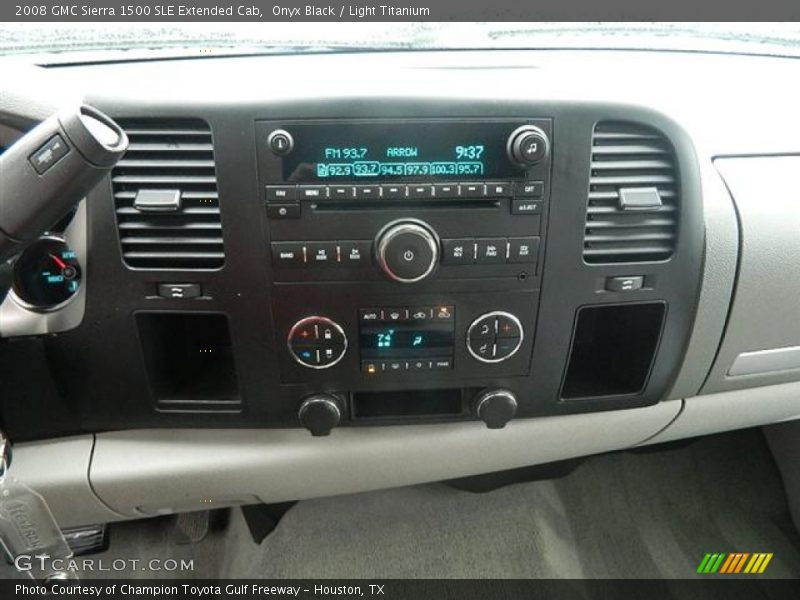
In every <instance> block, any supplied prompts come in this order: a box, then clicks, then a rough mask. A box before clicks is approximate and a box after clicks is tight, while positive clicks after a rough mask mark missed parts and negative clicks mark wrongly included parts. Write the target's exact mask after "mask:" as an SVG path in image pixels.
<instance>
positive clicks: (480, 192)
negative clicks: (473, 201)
mask: <svg viewBox="0 0 800 600" xmlns="http://www.w3.org/2000/svg"><path fill="white" fill-rule="evenodd" d="M485 195H486V186H485V185H484V184H483V183H462V184H461V196H462V197H464V198H483V196H485Z"/></svg>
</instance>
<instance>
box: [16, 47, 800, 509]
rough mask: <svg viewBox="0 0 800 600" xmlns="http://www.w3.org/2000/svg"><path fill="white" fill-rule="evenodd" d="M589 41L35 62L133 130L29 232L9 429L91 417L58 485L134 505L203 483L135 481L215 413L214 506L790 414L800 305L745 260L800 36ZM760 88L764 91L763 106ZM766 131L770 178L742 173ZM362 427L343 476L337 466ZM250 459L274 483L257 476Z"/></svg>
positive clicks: (799, 410)
mask: <svg viewBox="0 0 800 600" xmlns="http://www.w3.org/2000/svg"><path fill="white" fill-rule="evenodd" d="M586 56H587V55H586V54H585V53H582V52H580V51H540V52H516V51H507V52H506V51H504V52H483V53H471V52H452V53H447V52H436V53H386V54H382V55H379V56H376V55H369V54H364V55H359V54H355V55H347V54H343V55H317V56H303V55H299V56H275V57H238V58H237V57H229V58H219V59H213V58H206V59H199V60H180V61H169V60H165V61H151V62H131V63H117V64H86V65H59V66H55V67H50V68H46V69H43V68H42V70H44V71H46V75H47V77H48V78H49V80H51V81H52V82H53V85H55V86H58V85H60V84H62V83H63V84H64V85H67V84H68V85H69V86H76V87H78V88H80V89H81V90H83V99H84V101H85V102H87V103H90V104H92V105H94V106H97V107H98V108H99V109H101V110H103V111H105V112H106V113H107V114H109V115H110V116H111V117H112V118H114V119H115V120H116V121H117V122H118V123H119V124H120V125H121V126H122V127H123V129H124V130H125V132H126V134H127V135H128V138H129V140H130V146H129V150H128V153H127V154H126V155H125V157H124V158H123V159H122V160H121V161H120V162H119V163H118V164H117V166H116V167H115V168H114V170H113V172H112V173H111V176H110V177H109V178H108V179H107V181H105V182H103V183H102V184H100V185H99V186H97V188H95V189H94V190H93V191H92V192H91V193H90V194H89V195H88V196H87V198H86V199H85V200H84V201H83V202H82V203H81V204H80V206H79V208H78V210H77V211H76V212H75V214H73V215H69V216H68V217H67V218H66V220H65V221H64V223H62V224H61V225H60V226H57V227H54V231H53V232H49V233H48V234H47V236H46V237H45V238H43V239H42V240H41V241H40V242H39V243H37V244H35V245H34V246H31V247H30V248H29V249H28V250H26V253H25V254H24V255H23V256H21V257H19V258H18V259H17V260H16V261H15V263H14V267H13V268H14V284H13V286H12V290H11V292H10V293H9V296H8V297H7V298H6V299H5V300H4V301H3V304H2V305H0V335H2V336H3V337H11V336H14V337H15V339H14V341H11V342H8V343H7V344H3V347H2V348H0V365H2V369H3V371H4V381H6V382H7V383H6V384H5V385H6V389H8V390H9V393H8V394H5V396H6V398H5V399H4V401H3V411H4V424H5V426H6V428H7V429H8V430H9V432H10V433H11V436H12V437H13V438H14V439H16V440H19V441H24V442H28V443H29V444H30V452H29V453H28V456H29V457H32V458H28V459H26V458H24V457H25V453H24V452H21V453H20V454H21V455H22V458H20V459H19V460H20V461H21V462H23V464H24V461H26V460H28V461H30V462H29V463H28V464H30V465H31V468H33V465H34V464H35V462H36V460H37V459H35V458H33V457H36V456H44V455H45V454H46V453H47V452H50V450H48V449H47V448H46V447H45V446H43V445H42V444H47V443H48V442H49V441H52V440H54V439H61V440H64V443H70V444H74V445H76V446H77V447H78V453H79V454H85V455H86V465H85V467H86V469H84V471H83V475H82V476H80V478H79V480H80V481H81V482H85V480H86V473H87V472H88V473H89V474H90V475H89V477H90V478H91V481H92V486H91V487H92V490H91V492H87V490H86V489H83V488H80V486H78V484H76V491H75V493H76V494H89V495H90V496H92V497H93V498H94V496H95V494H99V495H100V497H102V499H103V502H102V504H104V505H105V506H106V508H105V509H100V508H97V510H100V511H101V512H102V511H103V510H108V506H110V507H112V509H111V510H112V512H115V513H116V515H117V517H119V515H123V516H134V515H141V514H154V513H155V512H158V511H161V510H164V509H165V506H168V507H169V509H170V510H172V509H175V510H178V509H179V508H180V507H186V506H192V502H194V501H195V499H194V496H193V495H192V493H193V492H187V493H186V494H184V496H188V497H181V498H177V497H176V498H168V499H165V500H164V501H163V502H162V503H161V504H159V502H158V501H156V500H155V499H153V498H152V497H151V495H152V494H151V495H148V494H150V493H151V492H152V491H153V490H154V489H156V488H157V486H158V483H159V482H163V481H164V480H165V478H170V477H176V476H177V477H182V476H183V475H182V474H183V473H187V472H191V469H188V470H187V468H186V465H187V463H189V464H194V463H193V462H192V461H194V460H196V459H195V458H194V456H193V454H192V449H196V448H197V447H198V446H200V445H201V444H206V443H207V444H209V448H211V449H213V452H214V454H215V456H218V459H219V461H220V462H219V464H220V465H222V464H225V465H227V466H226V467H225V468H226V469H229V470H230V475H229V476H228V477H229V478H228V479H226V478H225V477H222V479H221V483H220V484H219V485H220V488H227V489H228V490H233V491H229V492H228V493H227V495H224V497H220V498H218V499H217V501H218V502H219V504H220V505H227V504H235V503H243V502H248V501H251V500H252V499H253V498H258V499H260V500H265V501H266V500H282V499H295V498H297V497H308V496H313V495H321V494H329V493H345V492H348V491H358V490H361V489H374V488H376V487H382V486H390V485H401V484H405V483H413V482H419V481H428V480H434V479H442V478H450V477H457V476H463V475H466V474H471V473H478V472H486V471H489V470H493V469H494V470H497V469H503V468H513V467H516V466H522V465H526V464H533V463H536V462H544V461H546V460H558V459H561V458H567V457H570V456H577V455H583V454H588V453H592V452H598V451H604V450H612V449H620V448H626V447H632V446H635V445H639V444H644V443H655V442H657V441H666V440H668V439H677V438H680V437H688V436H690V435H699V434H702V433H709V432H712V431H719V430H724V429H726V428H735V427H740V426H750V425H757V424H763V423H769V422H775V421H779V420H784V419H789V418H793V417H796V416H797V415H800V407H798V405H797V403H796V402H795V401H793V400H791V398H792V393H793V392H792V390H795V389H796V388H795V387H793V386H796V385H800V384H796V383H794V382H796V381H798V380H800V375H799V374H800V360H798V359H797V356H798V353H796V352H795V351H794V350H792V348H794V347H796V346H798V345H800V335H795V334H800V332H798V331H797V327H796V326H792V325H790V323H792V322H794V321H795V320H796V319H795V316H794V314H793V310H794V309H792V307H791V306H789V305H788V304H786V303H785V302H783V301H779V300H773V301H772V303H771V308H770V313H771V314H770V315H769V316H767V315H765V314H763V313H762V312H760V309H759V303H760V301H759V300H757V298H756V296H757V294H751V295H750V296H746V295H743V293H744V291H745V288H743V287H742V286H743V285H746V284H747V283H748V281H749V279H748V271H747V270H746V268H747V266H748V264H749V265H753V266H751V268H753V269H761V268H763V262H758V261H756V263H755V264H754V263H751V262H748V256H749V251H750V249H751V248H754V249H758V248H762V247H763V246H761V245H759V244H761V243H762V242H754V241H753V240H758V239H762V238H760V237H759V236H762V235H763V233H762V232H763V231H764V229H763V228H764V227H768V224H766V223H758V222H756V221H753V220H750V221H747V222H745V221H744V220H743V218H744V217H743V215H745V214H746V212H747V210H746V208H745V205H747V203H748V202H754V203H755V204H754V205H753V204H750V206H758V204H759V202H760V203H763V202H768V201H769V202H773V203H775V204H774V207H775V210H776V211H779V212H780V214H785V215H786V218H787V219H789V221H788V222H790V223H791V222H795V221H794V220H793V219H796V218H795V217H794V216H789V215H793V214H794V211H793V210H791V208H790V204H789V202H788V201H787V200H786V197H787V196H786V191H785V190H786V189H787V188H786V187H785V186H788V185H789V184H788V181H786V180H785V177H786V176H784V179H781V176H779V175H778V174H777V171H780V172H781V173H789V172H790V169H788V168H787V167H788V166H790V165H794V164H796V159H793V158H792V156H793V155H794V154H795V153H796V152H797V151H798V150H800V148H798V147H797V139H800V137H798V135H797V134H798V133H800V131H798V130H800V123H798V122H797V119H795V118H790V117H791V115H793V110H794V109H793V108H792V102H791V101H790V100H791V96H792V94H790V93H788V90H784V89H783V88H784V87H785V86H788V85H789V84H788V83H784V82H787V81H790V80H791V77H790V76H791V75H793V74H796V70H797V67H796V62H795V61H794V60H792V59H779V58H765V57H743V56H736V57H734V56H714V55H695V56H692V55H688V54H679V53H674V54H673V53H647V52H638V53H637V52H592V53H591V63H592V65H594V66H591V67H590V66H589V64H588V63H587V61H586ZM741 73H746V74H747V75H748V78H749V81H751V84H750V85H748V86H746V88H745V89H742V88H741V86H739V85H738V82H739V81H740V80H741V75H740V74H741ZM711 80H714V83H713V84H712V81H711ZM143 82H146V85H144V84H143ZM756 90H770V96H771V97H772V98H773V99H774V106H773V108H772V109H771V110H770V111H768V112H769V114H765V115H762V116H761V117H759V119H758V123H757V124H754V123H753V122H752V121H753V115H752V110H751V109H752V106H754V104H753V102H757V101H758V94H759V92H757V91H756ZM2 142H3V140H2V139H0V143H2ZM776 156H780V157H781V160H783V161H788V162H787V163H786V164H784V166H783V168H784V169H785V170H781V169H780V168H778V167H774V166H770V167H769V169H772V170H771V171H770V172H771V175H770V177H769V182H770V184H769V185H770V186H772V187H770V188H769V189H770V190H771V195H770V200H766V199H764V198H763V197H762V198H759V199H756V200H750V199H749V198H750V197H752V196H753V194H754V192H753V189H752V188H753V186H754V185H755V184H753V183H752V182H753V181H756V182H760V184H762V185H763V183H764V180H763V179H758V178H757V176H756V173H758V172H760V171H759V169H760V167H757V165H761V164H763V162H762V161H765V162H769V164H770V165H774V164H775V163H774V162H772V161H774V160H775V157H776ZM728 157H735V158H728ZM754 157H759V158H754ZM764 168H766V167H764ZM776 169H777V171H776ZM720 173H721V174H722V175H720ZM748 174H749V175H748ZM781 181H783V183H780V182H781ZM737 182H738V183H737ZM782 186H784V187H782ZM737 190H741V192H740V194H741V195H739V194H737ZM748 194H749V196H748ZM756 195H757V194H756ZM773 214H774V213H773ZM750 227H752V228H753V229H752V230H751V229H749V228H750ZM790 229H791V228H790V227H788V228H786V229H785V230H784V233H783V234H781V235H779V236H778V237H777V238H775V239H773V240H772V243H774V244H779V243H782V240H785V239H788V237H789V233H788V231H789V230H790ZM751 231H752V233H749V232H751ZM748 233H749V235H748ZM767 256H769V253H767ZM762 260H767V261H769V260H771V259H770V258H763V259H762ZM782 285H783V286H785V287H786V288H787V289H786V290H785V293H788V290H789V289H793V287H792V285H793V284H790V283H788V280H784V283H783V284H782ZM737 286H738V287H737ZM748 298H749V299H748ZM762 321H767V322H769V323H771V325H762ZM776 321H777V323H776ZM738 323H748V326H747V327H746V331H745V332H738V333H737V332H736V328H737V326H738V325H737V324H738ZM765 327H766V328H767V330H768V331H767V332H765ZM752 331H759V332H761V333H762V334H763V335H761V337H758V336H755V337H754V335H753V333H752ZM769 331H773V332H774V334H770V333H769ZM748 332H749V333H748ZM779 332H780V335H779ZM732 334H735V337H729V336H730V335H732ZM42 336H45V337H42ZM778 337H780V338H781V339H780V340H778V339H777V338H778ZM732 340H736V341H735V342H733V341H732ZM756 340H757V342H756ZM764 352H767V354H766V355H765V354H764ZM775 352H777V358H776V354H775ZM742 357H744V358H742ZM742 360H743V361H744V362H743V363H742V362H741V361H742ZM776 360H777V362H776ZM721 361H725V362H721ZM735 361H736V362H735ZM734 364H737V365H738V367H734V368H732V365H734ZM742 365H744V366H742ZM776 365H777V366H776ZM32 372H36V373H38V374H39V375H40V376H38V377H33V378H32V377H31V373H32ZM786 386H789V387H786ZM745 392H751V393H753V394H761V395H762V399H763V398H766V400H764V401H763V402H761V403H760V404H759V407H758V408H755V406H754V405H753V400H752V397H751V396H749V395H748V394H747V393H745ZM732 406H733V407H735V408H731V407H732ZM41 414H48V415H52V418H47V419H42V418H40V417H39V416H37V415H41ZM303 428H305V429H307V430H309V431H310V432H311V433H312V434H313V437H312V436H309V435H308V432H306V431H304V429H303ZM237 430H240V431H237ZM493 430H496V431H493ZM487 435H492V436H495V437H491V438H490V437H486V436H487ZM318 436H327V437H325V438H324V439H319V440H318V439H316V437H318ZM326 443H327V444H329V445H326ZM309 444H316V446H310V445H309ZM25 446H26V445H25V444H21V447H22V448H25ZM398 448H401V450H398ZM469 448H472V449H473V450H472V451H469V450H467V449H469ZM167 450H168V451H169V452H170V457H171V458H170V459H168V460H167V461H166V463H167V465H166V466H164V464H163V462H162V463H160V462H159V461H160V460H161V459H160V457H163V453H164V452H165V451H167ZM437 451H438V452H445V453H447V455H448V456H452V457H453V458H452V459H448V460H447V461H442V460H441V458H440V459H438V460H437V459H436V458H435V457H436V456H437V454H436V452H437ZM131 452H135V453H136V454H137V456H140V457H141V460H140V461H139V465H138V466H136V467H134V468H132V471H131V474H130V477H127V478H120V476H119V474H118V472H117V471H116V468H117V467H115V465H118V464H119V463H120V462H125V458H124V456H125V455H128V454H130V453H131ZM325 452H331V453H332V454H331V458H330V459H326V458H324V457H323V454H324V453H325ZM459 452H461V453H462V455H461V457H458V456H457V455H458V454H459ZM464 452H466V454H464ZM41 453H45V454H41ZM262 453H263V454H262ZM475 454H482V456H481V457H480V458H476V456H475ZM438 456H440V457H441V456H442V455H441V454H439V455H438ZM280 457H283V458H280ZM347 458H351V459H353V460H354V461H355V462H354V463H352V464H356V465H360V466H361V467H362V475H363V476H362V477H361V478H360V479H358V480H356V478H355V476H354V475H351V476H348V475H346V474H343V473H342V472H341V471H342V469H341V467H334V470H335V475H336V476H334V474H322V471H324V469H325V465H328V467H330V466H331V464H333V465H340V464H341V462H340V461H342V460H345V459H347ZM216 460H217V459H216V458H215V459H214V461H216ZM327 460H331V461H333V463H327V462H326V461H327ZM262 461H263V463H264V464H263V465H262V466H265V468H268V469H272V470H271V471H270V472H271V473H273V474H275V473H280V474H281V475H283V476H285V477H286V479H285V484H284V485H283V486H280V489H278V490H273V489H271V488H269V486H267V485H266V483H263V481H262V482H261V483H259V482H258V481H257V482H255V483H252V484H250V483H244V482H246V481H247V479H248V477H252V474H253V465H254V464H261V462H262ZM398 464H402V465H406V466H405V467H404V470H403V471H402V473H394V475H391V474H389V473H387V472H386V471H387V468H386V467H387V466H388V465H398ZM236 465H238V467H237V466H236ZM409 465H412V466H409ZM290 466H292V467H294V468H297V469H299V471H298V473H297V474H296V475H287V474H286V473H287V472H288V469H289V468H290ZM388 470H389V471H391V469H388ZM365 472H366V473H367V474H363V473H365ZM230 478H233V479H230ZM81 485H83V484H81ZM187 485H190V486H191V485H192V484H191V483H189V484H187ZM148 486H151V487H148ZM45 487H46V484H45ZM78 488H80V489H78ZM134 488H135V489H134ZM268 488H269V489H268ZM147 490H150V492H148V491H147ZM201 496H202V493H201V491H200V489H197V498H199V497H201ZM93 502H94V505H96V504H97V502H96V498H95V499H94V501H93ZM176 507H177V508H176ZM87 510H88V511H89V512H90V513H91V510H90V509H88V508H87ZM86 518H88V517H86ZM75 519H77V520H80V518H79V517H75Z"/></svg>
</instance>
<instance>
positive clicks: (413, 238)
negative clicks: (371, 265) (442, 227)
mask: <svg viewBox="0 0 800 600" xmlns="http://www.w3.org/2000/svg"><path fill="white" fill-rule="evenodd" d="M375 248H376V255H377V256H376V258H377V260H378V265H379V266H380V268H381V269H382V270H383V272H384V273H386V275H387V276H388V277H389V278H390V279H393V280H394V281H398V282H400V283H414V282H417V281H422V280H423V279H425V278H426V277H428V276H429V275H430V274H431V273H433V270H434V269H435V268H436V265H437V264H439V238H438V237H437V236H436V234H435V233H434V231H433V229H431V227H430V226H429V225H428V224H427V223H424V222H422V221H417V220H415V219H404V220H401V221H393V222H391V223H389V224H388V225H386V227H384V228H383V229H382V230H381V231H380V233H378V237H377V238H376V243H375Z"/></svg>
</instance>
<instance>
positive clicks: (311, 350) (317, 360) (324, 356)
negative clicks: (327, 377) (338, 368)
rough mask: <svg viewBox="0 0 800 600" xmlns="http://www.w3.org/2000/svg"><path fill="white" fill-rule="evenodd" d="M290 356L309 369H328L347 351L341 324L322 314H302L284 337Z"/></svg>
mask: <svg viewBox="0 0 800 600" xmlns="http://www.w3.org/2000/svg"><path fill="white" fill-rule="evenodd" d="M287 345H288V347H289V352H290V353H291V356H292V358H294V360H296V361H297V362H298V363H299V364H301V365H303V366H304V367H308V368H309V369H328V368H330V367H332V366H334V365H335V364H336V363H338V362H339V361H340V360H342V357H343V356H344V354H345V352H347V336H346V335H345V333H344V330H343V329H342V327H341V326H340V325H339V324H338V323H336V322H335V321H332V320H330V319H328V318H326V317H317V316H313V317H306V318H305V319H301V320H299V321H298V322H297V323H295V324H294V326H293V327H292V328H291V330H289V336H288V340H287Z"/></svg>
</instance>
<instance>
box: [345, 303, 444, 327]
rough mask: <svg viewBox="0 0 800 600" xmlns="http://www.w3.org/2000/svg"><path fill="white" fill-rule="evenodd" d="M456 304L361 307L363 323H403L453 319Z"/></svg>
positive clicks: (359, 312)
mask: <svg viewBox="0 0 800 600" xmlns="http://www.w3.org/2000/svg"><path fill="white" fill-rule="evenodd" d="M454 318H455V307H454V306H433V307H431V306H412V307H404V308H360V309H359V310H358V319H359V321H361V322H362V323H380V322H386V323H403V322H407V321H440V322H441V321H452V320H453V319H454Z"/></svg>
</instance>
